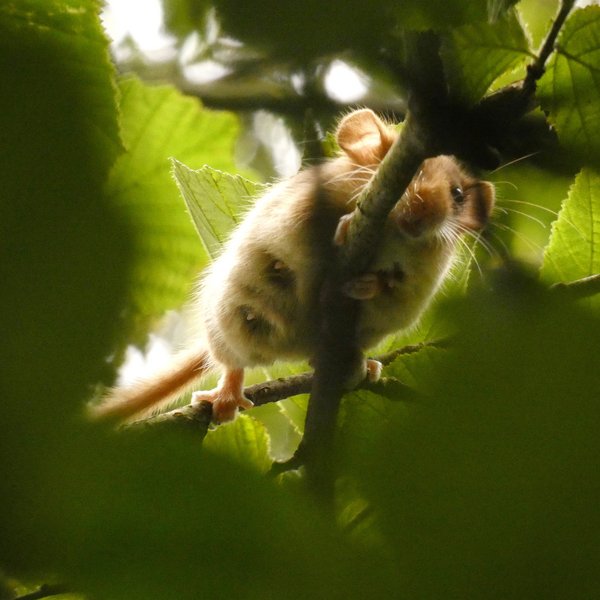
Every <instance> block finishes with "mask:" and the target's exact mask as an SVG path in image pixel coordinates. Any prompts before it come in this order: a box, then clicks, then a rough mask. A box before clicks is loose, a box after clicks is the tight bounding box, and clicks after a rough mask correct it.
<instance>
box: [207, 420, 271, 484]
mask: <svg viewBox="0 0 600 600" xmlns="http://www.w3.org/2000/svg"><path fill="white" fill-rule="evenodd" d="M203 447H204V448H205V449H207V450H208V451H210V452H214V453H215V454H220V455H221V456H223V457H225V458H229V459H233V460H236V461H238V462H239V463H241V464H247V465H250V466H252V467H254V468H255V469H257V470H258V471H260V472H261V473H266V472H267V471H268V470H269V468H270V467H271V463H272V462H273V460H272V459H271V457H270V454H269V449H270V440H269V435H268V433H267V429H266V427H265V426H264V425H263V424H262V423H261V422H260V421H257V420H256V419H253V418H252V417H250V416H248V415H239V416H238V417H237V418H236V419H235V421H232V422H231V423H225V424H223V425H219V427H217V428H216V429H212V430H211V431H209V432H208V434H207V435H206V437H205V438H204V442H203Z"/></svg>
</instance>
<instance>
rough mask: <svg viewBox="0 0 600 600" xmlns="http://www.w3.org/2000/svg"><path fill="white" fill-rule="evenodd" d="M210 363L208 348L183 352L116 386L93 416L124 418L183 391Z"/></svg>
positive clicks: (92, 413)
mask: <svg viewBox="0 0 600 600" xmlns="http://www.w3.org/2000/svg"><path fill="white" fill-rule="evenodd" d="M210 367H211V360H210V357H209V355H208V352H206V351H198V350H196V351H194V352H188V353H186V354H183V355H182V356H181V357H180V358H179V359H178V360H176V362H175V363H174V364H173V365H172V366H171V367H170V368H169V369H168V370H166V371H164V372H162V373H159V374H158V375H156V376H155V377H153V378H151V379H148V380H146V381H144V380H142V381H140V382H139V383H135V384H133V385H131V386H129V387H122V388H119V387H117V388H113V389H112V390H110V391H109V392H108V393H107V394H106V396H105V397H104V399H103V400H102V402H100V404H96V405H94V406H91V407H90V408H89V410H88V414H89V416H90V417H91V418H92V419H113V420H125V419H128V418H130V417H132V416H133V415H135V414H137V413H141V412H144V411H146V410H148V409H150V408H151V407H153V406H154V405H155V404H158V403H159V402H161V401H163V400H168V399H169V398H171V397H172V396H174V395H175V394H176V393H177V392H180V391H182V390H183V389H184V388H185V387H186V386H188V385H190V384H191V383H192V382H193V381H194V380H195V379H197V378H198V377H200V376H201V375H203V374H204V373H205V372H206V371H207V370H209V369H210Z"/></svg>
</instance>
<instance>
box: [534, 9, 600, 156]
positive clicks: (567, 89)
mask: <svg viewBox="0 0 600 600" xmlns="http://www.w3.org/2000/svg"><path fill="white" fill-rule="evenodd" d="M599 39H600V6H589V7H587V8H584V9H580V10H577V11H575V12H574V13H573V14H572V16H571V17H570V18H569V19H568V21H567V22H566V23H565V26H564V28H563V30H562V32H561V34H560V36H559V38H558V43H557V47H556V51H555V53H554V55H553V57H552V59H551V61H550V63H549V65H548V67H547V69H546V73H545V75H544V76H543V77H542V79H541V81H540V85H539V92H538V95H539V98H540V101H541V103H542V107H543V108H544V110H546V111H547V112H548V116H549V119H550V122H551V123H552V124H553V125H554V126H555V127H556V131H557V132H558V136H559V139H560V141H561V143H562V144H563V145H564V146H565V147H566V148H568V149H569V150H570V151H572V152H573V153H574V154H575V155H576V156H577V157H578V158H580V159H581V160H583V161H584V162H586V163H588V164H595V165H600V136H598V131H599V130H600V107H599V102H598V98H600V43H599V41H598V40H599Z"/></svg>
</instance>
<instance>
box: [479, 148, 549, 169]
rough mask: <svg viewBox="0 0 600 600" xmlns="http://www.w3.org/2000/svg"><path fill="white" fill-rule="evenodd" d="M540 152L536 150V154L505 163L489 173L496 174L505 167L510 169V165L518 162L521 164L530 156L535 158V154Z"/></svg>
mask: <svg viewBox="0 0 600 600" xmlns="http://www.w3.org/2000/svg"><path fill="white" fill-rule="evenodd" d="M539 153H540V151H539V150H537V151H536V152H532V153H531V154H526V155H525V156H520V157H519V158H515V159H514V160H511V161H509V162H507V163H504V164H503V165H500V166H499V167H498V168H497V169H494V170H493V171H492V172H491V173H492V174H493V173H497V172H498V171H501V170H502V169H505V168H506V167H510V166H511V165H515V164H517V163H519V162H521V161H522V160H527V159H528V158H531V157H532V156H535V155H536V154H539Z"/></svg>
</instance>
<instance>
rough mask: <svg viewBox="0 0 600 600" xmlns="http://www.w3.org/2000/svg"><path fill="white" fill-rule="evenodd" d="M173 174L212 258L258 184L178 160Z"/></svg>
mask: <svg viewBox="0 0 600 600" xmlns="http://www.w3.org/2000/svg"><path fill="white" fill-rule="evenodd" d="M172 164H173V175H174V176H175V180H176V181H177V185H178V186H179V190H180V191H181V195H182V196H183V199H184V200H185V203H186V206H187V208H188V211H189V213H190V215H191V216H192V220H193V222H194V225H195V226H196V230H197V231H198V234H199V235H200V239H201V240H202V243H203V244H204V248H205V249H206V252H207V253H208V255H209V256H210V257H211V258H215V257H216V256H217V255H218V254H219V252H220V250H221V248H222V246H223V244H224V243H225V241H226V240H227V237H228V235H229V233H230V231H231V230H232V229H233V227H234V226H235V225H237V224H238V223H239V222H240V218H241V214H242V213H243V212H244V211H245V209H247V207H248V205H249V200H250V199H251V198H252V197H253V196H254V195H255V194H256V192H257V189H258V186H257V185H256V184H255V183H253V182H252V181H249V180H248V179H244V178H243V177H241V176H240V175H230V174H229V173H223V172H222V171H218V170H216V169H213V168H212V167H209V166H204V167H202V168H201V169H198V170H196V171H194V170H192V169H190V168H189V167H186V166H185V165H184V164H182V163H180V162H179V161H177V160H173V161H172Z"/></svg>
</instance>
